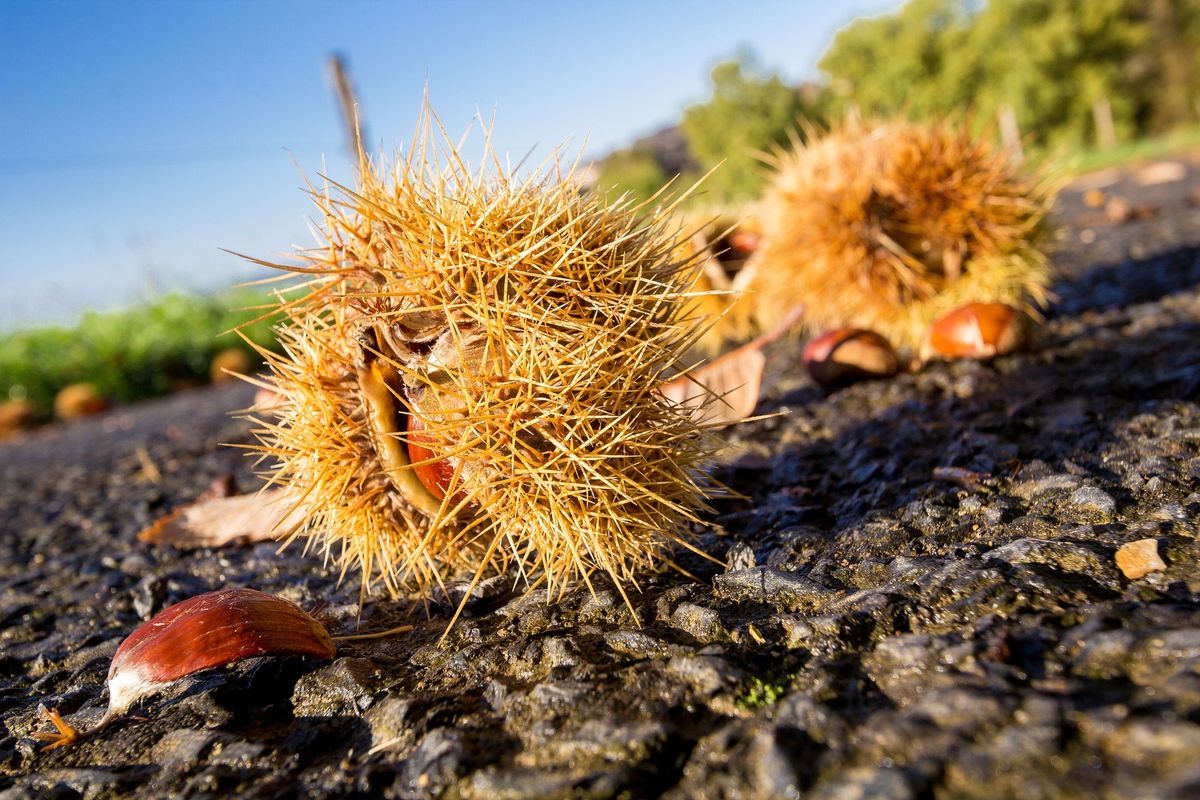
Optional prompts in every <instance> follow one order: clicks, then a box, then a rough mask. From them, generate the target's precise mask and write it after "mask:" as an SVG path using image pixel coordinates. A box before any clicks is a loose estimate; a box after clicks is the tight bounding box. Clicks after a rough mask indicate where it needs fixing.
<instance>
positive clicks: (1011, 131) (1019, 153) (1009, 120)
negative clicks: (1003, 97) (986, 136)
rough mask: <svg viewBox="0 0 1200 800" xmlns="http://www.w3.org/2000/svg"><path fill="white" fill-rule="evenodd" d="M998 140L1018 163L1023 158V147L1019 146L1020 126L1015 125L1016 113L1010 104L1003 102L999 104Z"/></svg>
mask: <svg viewBox="0 0 1200 800" xmlns="http://www.w3.org/2000/svg"><path fill="white" fill-rule="evenodd" d="M998 116H999V117H1000V140H1001V141H1002V142H1003V143H1004V149H1005V150H1007V151H1008V152H1009V153H1010V155H1011V157H1012V160H1013V161H1014V162H1016V163H1018V164H1020V163H1021V162H1022V161H1024V160H1025V148H1024V147H1022V146H1021V128H1020V126H1018V125H1017V114H1016V112H1015V111H1013V109H1012V106H1010V105H1008V104H1007V103H1005V104H1004V105H1002V106H1000V110H999V112H998Z"/></svg>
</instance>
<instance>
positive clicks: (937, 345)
mask: <svg viewBox="0 0 1200 800" xmlns="http://www.w3.org/2000/svg"><path fill="white" fill-rule="evenodd" d="M1026 337H1027V319H1026V317H1025V315H1024V314H1022V313H1021V312H1020V311H1018V310H1017V309H1015V308H1013V307H1012V306H1009V305H1005V304H1004V303H970V304H968V305H965V306H962V307H961V308H957V309H955V310H954V311H951V312H950V313H949V314H947V315H946V316H944V317H942V318H941V319H939V320H938V321H937V322H935V323H933V325H931V326H930V328H929V333H928V334H927V335H926V337H925V345H924V347H922V353H921V355H922V356H923V357H924V358H926V359H928V358H975V359H981V360H985V359H989V358H995V357H996V356H1002V355H1006V354H1008V353H1011V352H1013V351H1014V350H1016V349H1018V348H1019V347H1021V346H1022V345H1023V344H1024V343H1025V340H1026Z"/></svg>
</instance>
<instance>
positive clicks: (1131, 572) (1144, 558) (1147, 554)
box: [1116, 539, 1167, 581]
mask: <svg viewBox="0 0 1200 800" xmlns="http://www.w3.org/2000/svg"><path fill="white" fill-rule="evenodd" d="M1116 559H1117V566H1118V567H1119V568H1120V569H1121V572H1123V573H1125V577H1126V578H1129V579H1130V580H1132V581H1136V580H1137V579H1138V578H1141V577H1144V576H1146V575H1149V574H1150V573H1151V572H1159V571H1161V570H1164V569H1166V568H1167V565H1166V563H1165V562H1164V561H1163V560H1162V557H1161V556H1159V554H1158V540H1157V539H1138V540H1137V541H1136V542H1129V543H1127V544H1123V545H1121V547H1120V548H1119V549H1118V550H1117V555H1116Z"/></svg>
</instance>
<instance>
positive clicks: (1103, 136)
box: [1092, 95, 1117, 149]
mask: <svg viewBox="0 0 1200 800" xmlns="http://www.w3.org/2000/svg"><path fill="white" fill-rule="evenodd" d="M1092 118H1093V119H1094V120H1095V121H1096V143H1097V144H1098V145H1100V146H1101V147H1103V148H1105V149H1111V148H1113V147H1116V146H1117V129H1116V126H1115V125H1113V115H1112V106H1111V105H1109V102H1108V98H1107V97H1105V96H1103V95H1101V96H1100V99H1099V100H1097V101H1096V102H1095V103H1093V104H1092Z"/></svg>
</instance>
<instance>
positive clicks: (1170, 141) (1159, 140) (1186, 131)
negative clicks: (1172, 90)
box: [1061, 126, 1200, 175]
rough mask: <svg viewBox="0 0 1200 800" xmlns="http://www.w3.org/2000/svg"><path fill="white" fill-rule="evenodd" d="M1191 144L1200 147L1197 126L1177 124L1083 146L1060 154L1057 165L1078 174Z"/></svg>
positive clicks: (1187, 147) (1161, 155)
mask: <svg viewBox="0 0 1200 800" xmlns="http://www.w3.org/2000/svg"><path fill="white" fill-rule="evenodd" d="M1195 148H1200V126H1194V127H1188V128H1180V129H1179V130H1176V131H1172V132H1171V133H1168V134H1164V135H1162V136H1153V137H1147V138H1144V139H1137V140H1134V141H1132V142H1127V143H1124V144H1119V145H1117V146H1116V147H1110V148H1107V149H1100V148H1095V149H1091V150H1083V151H1080V152H1078V153H1073V154H1071V155H1067V156H1065V157H1063V158H1062V160H1061V166H1062V169H1063V171H1064V172H1065V173H1066V174H1068V175H1082V174H1084V173H1087V172H1095V171H1096V170H1100V169H1105V168H1107V167H1116V166H1121V165H1124V164H1131V163H1136V162H1138V161H1150V160H1153V159H1156V158H1164V157H1166V156H1171V155H1175V154H1177V153H1181V152H1183V151H1186V150H1190V149H1195Z"/></svg>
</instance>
